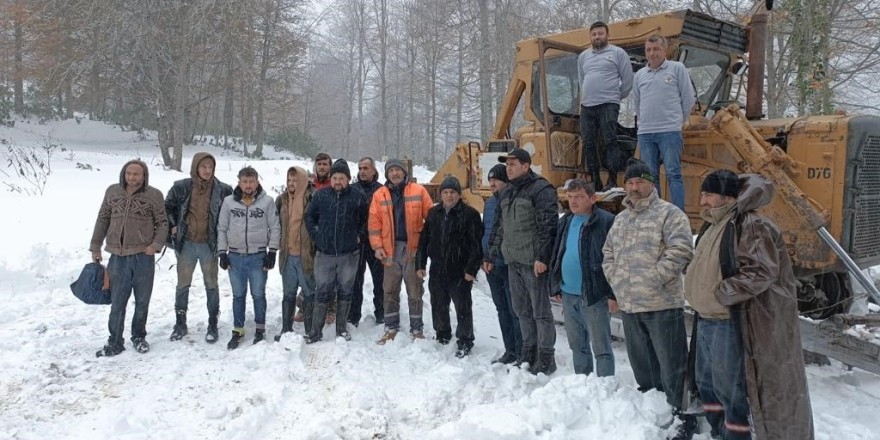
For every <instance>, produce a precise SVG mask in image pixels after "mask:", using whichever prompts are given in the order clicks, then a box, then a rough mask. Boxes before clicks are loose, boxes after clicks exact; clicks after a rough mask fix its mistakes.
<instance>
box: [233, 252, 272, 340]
mask: <svg viewBox="0 0 880 440" xmlns="http://www.w3.org/2000/svg"><path fill="white" fill-rule="evenodd" d="M265 256H266V253H265V252H256V253H253V254H239V253H237V252H230V253H229V284H230V285H231V286H232V316H233V325H234V326H235V329H236V330H240V331H241V332H243V331H244V312H245V309H246V307H247V304H246V298H245V297H246V296H247V291H248V284H250V286H251V298H253V301H254V324H256V326H255V327H256V329H257V330H265V329H266V279H267V278H268V275H269V273H268V272H266V271H265V270H263V258H264V257H265Z"/></svg>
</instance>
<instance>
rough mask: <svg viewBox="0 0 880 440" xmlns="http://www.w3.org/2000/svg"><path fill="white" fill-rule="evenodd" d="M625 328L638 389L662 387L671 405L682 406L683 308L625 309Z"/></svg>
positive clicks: (684, 340)
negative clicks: (635, 311)
mask: <svg viewBox="0 0 880 440" xmlns="http://www.w3.org/2000/svg"><path fill="white" fill-rule="evenodd" d="M623 332H624V335H625V337H626V354H627V356H628V357H629V363H630V365H631V366H632V369H633V376H635V379H636V383H637V384H638V385H639V391H642V392H644V391H648V390H651V389H656V390H658V391H662V392H664V393H666V401H667V402H668V403H669V405H671V406H672V407H673V408H674V409H677V410H681V409H682V408H683V406H684V392H685V390H684V376H685V373H686V372H687V359H688V353H687V349H688V348H687V333H686V332H685V328H684V310H683V309H669V310H660V311H657V312H640V313H623Z"/></svg>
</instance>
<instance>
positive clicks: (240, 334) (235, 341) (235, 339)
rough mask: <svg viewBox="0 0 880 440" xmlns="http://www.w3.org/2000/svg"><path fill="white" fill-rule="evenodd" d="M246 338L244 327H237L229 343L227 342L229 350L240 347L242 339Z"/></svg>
mask: <svg viewBox="0 0 880 440" xmlns="http://www.w3.org/2000/svg"><path fill="white" fill-rule="evenodd" d="M242 339H244V329H235V330H233V331H232V339H230V340H229V343H228V344H226V349H227V350H235V349H236V348H238V345H239V344H241V340H242Z"/></svg>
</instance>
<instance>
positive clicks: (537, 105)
mask: <svg viewBox="0 0 880 440" xmlns="http://www.w3.org/2000/svg"><path fill="white" fill-rule="evenodd" d="M577 57H578V54H567V55H563V56H560V57H556V58H552V59H548V60H546V64H545V66H544V68H545V69H546V74H547V108H549V109H550V113H552V114H555V115H562V116H569V117H576V116H577V115H578V114H579V112H580V107H579V105H578V76H577ZM540 74H541V69H540V66H539V63H537V62H536V63H535V64H533V65H532V84H533V87H532V99H531V101H532V111H533V112H534V113H535V114H536V115H537V116H538V118H539V120H540V119H542V118H543V115H544V112H543V108H544V105H543V102H542V100H541V90H540V84H541V80H540V78H539V75H540Z"/></svg>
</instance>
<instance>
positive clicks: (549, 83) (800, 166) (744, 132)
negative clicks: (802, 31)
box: [428, 5, 880, 373]
mask: <svg viewBox="0 0 880 440" xmlns="http://www.w3.org/2000/svg"><path fill="white" fill-rule="evenodd" d="M768 14H769V12H768V11H767V10H766V8H764V7H763V5H760V6H759V7H757V8H756V12H755V14H754V15H752V16H751V19H750V23H749V24H748V25H740V24H737V23H732V22H728V21H724V20H719V19H717V18H714V17H711V16H708V15H705V14H701V13H697V12H693V11H689V10H683V11H675V12H667V13H663V14H658V15H653V16H648V17H643V18H636V19H631V20H626V21H622V22H618V23H611V24H609V34H610V42H611V43H612V44H615V45H617V46H620V47H622V48H623V49H624V50H626V51H627V53H628V54H629V56H630V60H631V62H632V67H633V69H634V70H638V69H639V68H641V67H643V66H644V65H645V63H646V60H645V54H644V44H645V40H646V39H647V38H648V37H650V36H651V35H654V34H659V35H662V36H663V37H665V38H667V39H668V41H669V50H668V53H667V57H668V58H669V59H674V60H678V61H681V62H683V63H684V64H685V66H686V67H687V68H688V70H689V73H690V77H691V80H692V82H693V86H694V89H695V91H696V94H697V104H696V105H695V106H694V109H693V111H692V114H691V117H690V118H689V121H688V123H687V124H686V126H685V128H684V143H685V145H684V151H683V153H682V157H681V162H682V175H683V179H684V185H685V197H686V200H685V211H686V212H687V214H688V216H689V217H690V219H691V225H692V227H693V228H694V230H697V229H698V228H699V227H700V225H701V223H702V219H701V218H700V216H699V188H700V183H701V182H702V180H703V178H704V177H705V176H706V175H707V174H709V173H710V172H712V171H713V170H715V169H718V168H727V169H730V170H734V171H735V172H739V173H759V174H762V175H763V176H765V177H767V178H768V179H770V180H771V181H772V182H773V183H774V184H775V187H776V196H775V198H774V200H773V202H772V203H771V204H770V205H768V206H767V207H766V208H764V209H763V210H762V213H763V214H764V215H767V216H768V217H770V218H771V219H772V220H773V221H774V222H776V224H777V225H779V227H780V229H781V230H782V231H784V238H785V242H786V245H787V247H788V251H789V254H790V255H791V257H792V260H793V263H794V266H795V271H796V273H795V274H796V276H797V278H798V281H799V283H800V285H799V289H798V299H799V306H800V310H801V312H802V314H803V315H804V316H807V317H810V318H814V319H825V318H828V317H831V316H832V315H837V314H840V313H844V312H846V311H847V309H848V306H849V304H850V300H851V299H852V294H851V292H852V291H853V287H854V286H855V285H856V284H861V283H865V282H867V281H868V280H867V279H866V278H865V277H864V275H862V273H861V272H860V271H859V270H858V268H866V267H870V266H874V265H878V264H880V118H878V117H875V116H847V115H832V116H810V117H800V118H788V119H763V114H762V107H763V103H762V101H761V97H762V89H763V76H764V56H763V54H764V53H765V48H766V43H765V42H766V38H767V36H766V33H767V18H768ZM589 44H590V35H589V30H588V29H579V30H574V31H569V32H563V33H559V34H553V35H548V36H546V37H542V38H534V39H529V40H523V41H520V42H519V43H517V47H516V60H515V64H514V68H513V73H512V76H511V79H510V82H509V84H508V87H507V92H506V95H505V97H504V100H503V102H502V104H501V107H500V109H499V112H498V118H497V121H496V123H495V125H494V129H493V132H492V134H491V136H490V138H489V139H488V140H487V141H486V142H485V143H483V144H480V143H479V142H469V143H462V144H458V145H457V146H456V148H455V150H454V152H453V154H452V155H451V156H450V158H449V159H448V160H447V162H446V163H445V164H444V165H443V166H442V167H441V168H440V169H439V170H438V172H437V174H436V175H435V177H434V179H433V180H432V182H431V184H429V185H428V187H429V189H431V188H432V187H433V188H434V191H436V187H437V184H439V182H440V181H441V180H442V179H443V178H444V177H446V176H448V175H455V176H456V177H458V178H459V180H460V181H461V182H462V183H463V187H464V190H463V197H464V198H465V199H466V200H467V201H468V203H470V204H471V205H472V206H474V207H476V208H478V209H480V208H482V206H483V201H484V200H485V198H487V197H489V196H490V195H491V190H490V188H489V183H488V181H487V180H486V173H487V172H488V170H489V169H490V168H491V167H492V166H493V165H494V164H496V163H498V157H499V156H500V155H502V154H504V153H505V152H507V151H509V150H511V149H512V148H515V147H519V148H524V149H526V150H528V151H529V152H530V153H531V155H532V162H533V163H532V168H533V169H534V170H535V172H537V173H538V174H540V175H542V176H544V177H545V178H547V179H548V180H549V181H550V182H551V183H553V184H554V185H555V186H556V187H557V188H559V187H562V186H563V185H564V183H565V181H566V180H568V179H571V178H574V177H577V176H583V175H586V169H585V167H584V159H583V147H582V142H581V139H580V135H579V124H578V113H579V96H578V93H579V90H578V88H579V85H578V76H577V71H578V69H577V56H578V54H579V53H580V52H581V51H583V50H584V49H586V48H587V47H589ZM747 53H748V54H750V58H748V59H747V55H746V54H747ZM745 72H748V73H747V80H746V78H743V77H742V74H743V73H745ZM737 85H738V86H737ZM743 88H744V89H745V95H746V103H745V106H744V108H743V106H741V105H740V104H739V102H738V98H739V92H742V91H743ZM627 105H628V103H626V102H624V103H622V105H621V114H624V113H625V112H626V110H627ZM518 114H521V115H522V121H519V120H518V121H516V126H515V125H514V121H513V119H514V116H515V115H518ZM620 134H621V145H622V146H624V150H626V151H627V152H628V153H629V155H634V154H636V150H637V147H636V142H635V137H634V133H633V130H632V129H627V128H626V127H623V126H621V127H620ZM603 177H604V176H603ZM661 182H662V186H663V190H662V191H661V196H663V197H664V198H665V197H667V194H666V188H665V176H663V175H662V174H661ZM621 183H622V182H618V185H619V184H621ZM563 194H564V193H563V192H562V191H560V195H563ZM621 195H622V194H621V193H620V192H616V193H615V192H614V191H612V192H610V193H606V194H603V195H602V196H603V198H604V200H603V198H600V200H601V204H602V205H603V207H606V208H609V209H610V210H611V211H615V210H619V209H620V208H619V200H620V198H621ZM838 244H839V246H838V247H837V251H838V252H835V249H834V246H837V245H838ZM847 263H849V264H850V266H847ZM856 266H857V267H856ZM857 281H858V282H859V283H857ZM866 289H868V293H872V294H875V295H876V288H875V287H874V286H873V284H870V285H867V283H866ZM874 300H875V301H878V299H877V298H874ZM826 321H827V322H830V321H832V320H826ZM840 321H841V320H840V319H838V320H836V322H840ZM869 321H870V319H869ZM806 322H811V321H806ZM811 323H812V324H813V326H814V327H816V324H815V323H813V322H811ZM832 330H833V329H831V327H829V328H828V331H825V332H819V333H816V331H815V328H809V329H805V331H804V335H805V336H804V338H805V341H804V345H805V348H807V349H810V350H813V351H816V352H819V353H822V354H826V355H829V356H832V357H836V358H838V359H841V360H843V361H844V362H847V363H849V364H850V365H857V366H860V367H862V368H866V369H869V370H872V371H875V372H878V373H880V345H877V344H875V343H871V342H867V343H865V344H863V342H864V341H861V340H856V339H854V338H851V337H847V336H846V333H845V332H843V331H842V330H839V329H838V330H833V331H832ZM829 332H831V333H829ZM832 333H833V334H832ZM811 334H813V335H815V336H810V335H811ZM807 338H814V339H816V341H808V340H807ZM823 347H824V348H823ZM852 357H856V358H858V359H854V358H852Z"/></svg>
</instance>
